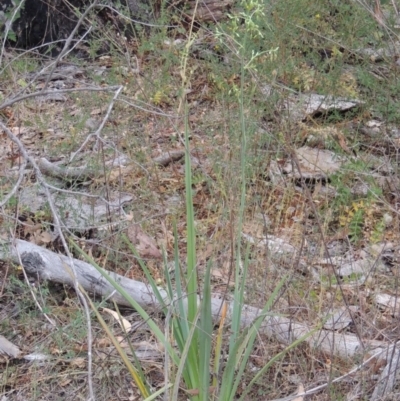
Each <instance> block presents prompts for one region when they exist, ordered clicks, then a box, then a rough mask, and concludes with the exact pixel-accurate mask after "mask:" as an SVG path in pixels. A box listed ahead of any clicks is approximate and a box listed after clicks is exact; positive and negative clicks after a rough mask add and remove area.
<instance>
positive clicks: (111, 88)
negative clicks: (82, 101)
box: [0, 86, 119, 110]
mask: <svg viewBox="0 0 400 401" xmlns="http://www.w3.org/2000/svg"><path fill="white" fill-rule="evenodd" d="M118 88H119V86H108V87H105V88H98V87H95V86H93V87H92V86H88V87H86V88H71V89H58V90H48V91H43V92H32V93H28V94H26V95H21V96H17V97H14V98H12V99H9V100H6V101H5V102H3V103H2V104H0V110H3V109H5V108H6V107H10V106H12V105H13V104H15V103H19V102H22V101H23V100H26V99H30V98H32V97H37V96H45V95H53V94H54V93H72V92H109V91H115V90H117V89H118Z"/></svg>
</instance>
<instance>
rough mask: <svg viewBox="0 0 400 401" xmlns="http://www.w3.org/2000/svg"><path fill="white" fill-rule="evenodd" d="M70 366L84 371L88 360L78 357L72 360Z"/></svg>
mask: <svg viewBox="0 0 400 401" xmlns="http://www.w3.org/2000/svg"><path fill="white" fill-rule="evenodd" d="M70 365H71V366H72V367H74V368H80V369H83V368H84V367H85V366H86V360H85V358H82V357H78V358H73V359H72V360H71V363H70Z"/></svg>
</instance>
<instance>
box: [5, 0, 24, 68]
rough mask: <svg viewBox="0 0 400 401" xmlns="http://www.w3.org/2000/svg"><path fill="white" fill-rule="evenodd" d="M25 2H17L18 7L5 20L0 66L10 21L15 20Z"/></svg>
mask: <svg viewBox="0 0 400 401" xmlns="http://www.w3.org/2000/svg"><path fill="white" fill-rule="evenodd" d="M24 4H25V1H21V2H20V3H19V4H18V7H17V8H16V9H15V10H14V12H13V13H12V15H11V17H10V18H9V20H8V21H7V22H6V26H5V28H4V33H3V35H4V38H3V42H2V44H1V52H0V66H1V64H2V59H3V54H4V48H5V45H6V42H7V39H8V35H9V33H10V31H11V29H12V23H13V21H14V20H15V17H16V15H17V14H18V13H19V11H20V9H21V8H22V6H23V5H24Z"/></svg>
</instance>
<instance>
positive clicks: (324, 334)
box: [0, 240, 390, 360]
mask: <svg viewBox="0 0 400 401" xmlns="http://www.w3.org/2000/svg"><path fill="white" fill-rule="evenodd" d="M7 255H8V256H10V257H11V259H12V260H14V261H16V262H18V261H19V257H20V258H21V260H22V264H23V266H24V268H25V270H26V272H27V273H28V274H30V275H33V276H36V277H37V278H38V279H40V280H50V281H54V282H58V283H63V284H68V285H71V286H72V285H73V282H74V280H73V276H72V269H71V267H70V259H69V258H67V257H66V256H64V255H59V254H56V253H54V252H51V251H49V250H47V249H44V248H42V247H40V246H37V245H34V244H32V243H29V242H26V241H22V240H16V241H14V243H13V244H12V245H10V246H9V249H8V252H7V250H6V249H4V246H3V251H2V252H1V253H0V258H2V259H5V258H6V257H7ZM73 263H74V271H75V274H76V278H77V280H78V282H79V284H80V285H81V286H82V287H83V288H84V289H85V290H86V291H88V292H91V293H95V294H98V295H101V296H103V297H108V298H109V299H110V300H114V301H116V302H117V303H118V304H120V305H125V306H131V305H130V303H129V301H128V300H127V299H125V298H124V297H123V296H122V295H121V294H119V293H118V292H117V291H115V289H114V287H113V286H112V285H111V284H110V283H109V282H108V281H107V280H106V279H105V278H104V276H103V275H102V274H100V273H99V272H98V270H97V269H96V268H95V267H93V266H92V265H90V264H89V263H86V262H83V261H80V260H77V259H73ZM104 273H105V274H106V275H108V276H109V277H111V278H112V279H113V280H115V281H117V282H118V284H119V285H120V286H121V287H122V288H123V289H124V290H125V291H126V292H127V293H128V294H129V295H130V296H131V297H132V298H133V299H134V300H135V301H136V302H138V303H139V304H140V305H141V306H142V307H143V308H145V309H148V308H151V309H154V308H160V304H159V303H158V301H157V298H156V296H155V294H154V293H153V291H152V289H151V287H150V286H148V285H146V284H144V283H142V282H139V281H135V280H131V279H129V278H126V277H123V276H120V275H118V274H116V273H113V272H109V271H104ZM160 293H161V295H162V297H163V298H165V299H168V295H167V292H166V291H165V290H163V289H160ZM224 302H225V301H224V300H223V299H221V298H220V297H219V296H216V295H213V296H212V304H211V307H212V315H213V318H214V319H216V320H217V319H218V318H219V313H220V311H221V307H222V305H223V303H224ZM227 307H228V319H230V317H231V315H232V310H233V304H232V303H231V302H227ZM260 314H261V310H260V309H258V308H255V307H252V306H248V305H244V306H243V312H242V320H241V323H242V325H243V327H249V326H250V325H251V324H252V323H253V321H254V319H256V318H257V317H259V316H260ZM261 331H262V332H263V333H265V334H267V335H268V336H269V337H271V338H275V339H276V340H278V341H279V342H281V343H283V344H285V345H290V344H292V343H293V342H294V341H296V340H298V339H300V338H301V337H303V336H305V335H306V334H307V333H310V332H311V331H312V327H309V326H307V325H306V324H300V323H297V322H295V321H293V320H291V319H289V318H286V317H283V316H281V315H278V314H277V315H274V314H273V313H272V312H271V313H270V314H268V316H266V317H265V320H264V323H263V325H262V328H261ZM305 341H306V342H307V343H308V344H309V345H310V346H312V347H313V348H316V349H319V350H321V351H323V352H325V353H327V354H329V355H335V356H339V357H342V358H345V359H351V358H354V357H356V356H367V357H370V356H372V355H376V359H379V360H385V359H387V355H386V354H385V350H387V349H388V347H389V345H390V344H388V343H385V342H383V341H374V340H362V339H359V338H358V337H356V336H355V335H352V334H343V333H340V332H335V331H329V330H325V329H321V330H318V331H317V332H314V333H312V334H310V335H309V336H308V337H307V339H306V340H305ZM376 359H375V360H376Z"/></svg>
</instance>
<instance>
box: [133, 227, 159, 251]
mask: <svg viewBox="0 0 400 401" xmlns="http://www.w3.org/2000/svg"><path fill="white" fill-rule="evenodd" d="M127 235H128V238H129V240H130V241H131V242H132V244H133V245H134V246H135V247H136V250H137V251H138V253H139V255H140V256H141V257H142V258H155V259H161V257H162V253H161V251H160V250H159V249H158V247H157V244H156V242H155V241H154V239H153V238H151V237H150V236H149V235H147V234H146V233H145V232H144V231H143V230H142V228H141V227H140V225H139V224H131V225H130V226H129V227H128V232H127Z"/></svg>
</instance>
